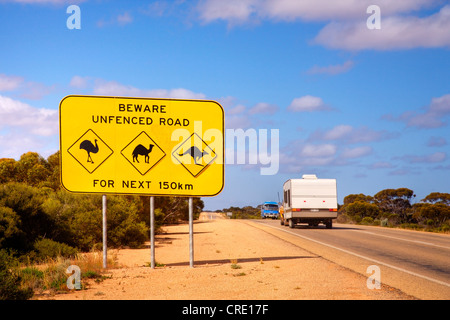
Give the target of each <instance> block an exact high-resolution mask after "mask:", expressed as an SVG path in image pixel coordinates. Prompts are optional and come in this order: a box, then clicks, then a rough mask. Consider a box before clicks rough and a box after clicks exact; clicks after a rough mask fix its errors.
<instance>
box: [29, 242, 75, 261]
mask: <svg viewBox="0 0 450 320" xmlns="http://www.w3.org/2000/svg"><path fill="white" fill-rule="evenodd" d="M34 249H35V250H36V252H37V257H38V259H41V260H44V259H46V258H56V257H59V256H62V257H65V258H68V257H74V256H75V255H76V254H77V250H76V249H75V248H73V247H71V246H69V245H67V244H65V243H59V242H56V241H53V240H51V239H40V240H36V242H35V243H34Z"/></svg>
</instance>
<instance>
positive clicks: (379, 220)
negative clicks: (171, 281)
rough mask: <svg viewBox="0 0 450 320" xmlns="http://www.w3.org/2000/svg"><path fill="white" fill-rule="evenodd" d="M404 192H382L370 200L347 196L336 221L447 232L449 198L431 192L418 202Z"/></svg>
mask: <svg viewBox="0 0 450 320" xmlns="http://www.w3.org/2000/svg"><path fill="white" fill-rule="evenodd" d="M414 197H415V194H414V192H413V191H412V190H410V189H407V188H399V189H385V190H382V191H380V192H378V193H377V194H375V195H374V196H373V197H372V196H368V195H364V194H362V193H360V194H350V195H348V196H346V197H345V198H344V204H343V205H342V206H341V207H340V209H339V215H338V221H340V222H354V223H358V224H369V225H382V226H392V227H403V228H410V229H417V230H424V231H435V232H450V194H448V193H440V192H432V193H430V194H429V195H428V196H426V197H425V198H424V199H421V200H420V201H419V202H417V203H414V204H411V200H412V199H413V198H414Z"/></svg>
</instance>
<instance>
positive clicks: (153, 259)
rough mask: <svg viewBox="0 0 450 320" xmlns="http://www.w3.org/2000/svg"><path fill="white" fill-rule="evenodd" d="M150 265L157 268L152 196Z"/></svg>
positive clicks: (153, 200)
mask: <svg viewBox="0 0 450 320" xmlns="http://www.w3.org/2000/svg"><path fill="white" fill-rule="evenodd" d="M150 252H151V257H150V261H151V262H150V266H151V268H152V269H155V199H154V198H153V196H151V197H150Z"/></svg>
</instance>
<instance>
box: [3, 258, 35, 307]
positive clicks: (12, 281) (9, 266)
mask: <svg viewBox="0 0 450 320" xmlns="http://www.w3.org/2000/svg"><path fill="white" fill-rule="evenodd" d="M32 296H33V290H32V289H31V288H26V289H23V288H22V278H21V276H20V273H19V268H18V262H17V260H16V259H15V258H14V257H13V256H12V255H11V254H9V253H8V252H6V251H5V250H0V300H27V299H30V298H31V297H32Z"/></svg>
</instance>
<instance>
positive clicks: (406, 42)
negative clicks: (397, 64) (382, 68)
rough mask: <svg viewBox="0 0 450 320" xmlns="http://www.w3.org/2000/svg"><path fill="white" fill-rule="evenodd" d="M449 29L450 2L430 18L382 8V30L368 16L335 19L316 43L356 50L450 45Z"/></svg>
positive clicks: (334, 47)
mask: <svg viewBox="0 0 450 320" xmlns="http://www.w3.org/2000/svg"><path fill="white" fill-rule="evenodd" d="M381 8H382V7H381ZM382 10H383V9H382ZM449 29H450V5H447V6H444V7H442V8H441V10H440V11H439V12H437V13H435V14H433V15H430V16H426V17H416V16H386V15H383V11H382V13H381V29H379V30H376V29H375V30H370V29H368V28H367V26H366V21H365V20H364V19H359V20H351V21H332V22H330V23H329V24H328V25H326V26H325V27H324V28H323V29H322V30H321V31H320V32H319V34H318V35H317V36H316V38H315V39H314V42H315V43H317V44H320V45H323V46H325V47H327V48H333V49H345V50H352V51H358V50H364V49H375V50H395V49H411V48H438V47H450V33H449V32H448V30H449Z"/></svg>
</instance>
